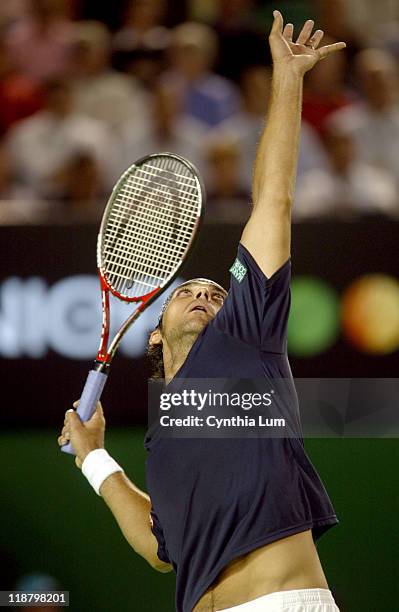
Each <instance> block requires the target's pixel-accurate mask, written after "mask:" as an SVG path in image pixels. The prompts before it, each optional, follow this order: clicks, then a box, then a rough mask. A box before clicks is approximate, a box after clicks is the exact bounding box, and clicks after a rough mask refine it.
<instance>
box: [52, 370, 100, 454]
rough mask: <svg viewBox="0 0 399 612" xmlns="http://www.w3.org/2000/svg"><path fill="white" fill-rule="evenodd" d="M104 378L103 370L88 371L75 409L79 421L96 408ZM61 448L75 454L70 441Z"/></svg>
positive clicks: (87, 416)
mask: <svg viewBox="0 0 399 612" xmlns="http://www.w3.org/2000/svg"><path fill="white" fill-rule="evenodd" d="M106 380H107V374H104V372H96V371H95V370H91V371H90V372H89V375H88V377H87V380H86V384H85V386H84V389H83V393H82V396H81V398H80V401H79V406H78V409H77V410H76V412H77V413H78V415H79V416H80V420H81V421H83V422H85V421H88V420H89V419H90V418H91V416H92V415H93V413H94V411H95V409H96V404H97V402H98V400H99V399H100V397H101V393H102V392H103V389H104V385H105V383H106ZM61 450H62V452H63V453H68V454H69V455H76V453H75V451H74V449H73V446H72V444H71V443H70V442H68V443H67V444H64V446H61Z"/></svg>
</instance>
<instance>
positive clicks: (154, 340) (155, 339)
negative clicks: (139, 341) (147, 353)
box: [148, 327, 162, 346]
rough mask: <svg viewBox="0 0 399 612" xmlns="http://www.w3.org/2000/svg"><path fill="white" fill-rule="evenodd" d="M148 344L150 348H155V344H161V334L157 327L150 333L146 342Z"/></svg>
mask: <svg viewBox="0 0 399 612" xmlns="http://www.w3.org/2000/svg"><path fill="white" fill-rule="evenodd" d="M148 344H149V345H150V346H155V345H156V344H162V334H161V330H160V329H159V327H157V328H156V329H154V331H153V332H151V334H150V338H149V340H148Z"/></svg>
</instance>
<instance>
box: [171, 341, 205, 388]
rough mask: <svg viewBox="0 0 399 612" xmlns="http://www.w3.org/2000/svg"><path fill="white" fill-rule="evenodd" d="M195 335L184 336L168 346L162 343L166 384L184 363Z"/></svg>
mask: <svg viewBox="0 0 399 612" xmlns="http://www.w3.org/2000/svg"><path fill="white" fill-rule="evenodd" d="M197 335H198V334H196V333H195V334H194V333H191V334H185V335H184V336H183V337H181V338H180V339H179V340H178V341H176V342H173V344H172V345H169V344H168V343H167V342H164V343H163V364H164V370H165V380H166V382H167V383H168V382H169V381H171V380H172V378H174V377H175V376H176V374H177V373H178V371H179V370H180V368H181V367H182V365H183V363H184V362H185V361H186V359H187V355H188V354H189V352H190V349H191V347H192V346H193V344H194V342H195V340H196V338H197Z"/></svg>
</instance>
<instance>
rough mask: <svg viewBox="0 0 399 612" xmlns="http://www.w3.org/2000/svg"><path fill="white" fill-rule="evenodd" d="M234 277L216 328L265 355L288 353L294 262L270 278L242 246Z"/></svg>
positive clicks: (235, 263)
mask: <svg viewBox="0 0 399 612" xmlns="http://www.w3.org/2000/svg"><path fill="white" fill-rule="evenodd" d="M230 273H231V278H230V289H229V293H228V296H227V297H226V299H225V302H224V304H223V306H222V308H221V309H220V311H219V312H218V314H217V316H216V317H215V319H214V321H213V323H214V325H215V326H216V327H217V328H218V329H219V330H221V331H223V332H224V333H227V334H230V335H231V336H234V337H236V338H237V339H239V340H241V341H242V342H245V343H247V344H250V345H252V346H259V348H260V349H261V350H263V351H269V352H273V353H285V352H286V350H287V325H288V315H289V311H290V304H291V293H290V282H291V259H288V260H287V261H286V262H285V263H284V264H283V265H282V266H281V267H280V268H279V269H278V270H277V271H276V272H275V273H274V274H273V276H271V277H270V278H268V277H267V276H265V274H264V273H263V272H262V270H261V269H260V267H259V266H258V264H257V263H256V261H255V260H254V258H253V257H252V255H251V253H250V252H249V251H248V250H247V249H246V248H245V247H244V246H243V245H242V244H241V243H240V244H239V246H238V251H237V257H236V260H235V261H234V263H233V265H232V267H231V268H230Z"/></svg>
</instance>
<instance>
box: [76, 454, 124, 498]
mask: <svg viewBox="0 0 399 612" xmlns="http://www.w3.org/2000/svg"><path fill="white" fill-rule="evenodd" d="M116 472H123V468H122V467H121V466H120V465H119V464H118V463H117V462H116V461H115V459H113V458H112V457H111V456H110V455H109V453H108V452H107V451H106V450H105V448H96V449H94V450H92V451H90V452H89V453H88V454H87V455H86V456H85V458H84V460H83V462H82V474H83V475H84V476H85V477H86V478H87V480H88V482H89V483H90V484H91V486H92V487H93V489H94V490H95V492H96V493H97V495H100V496H101V493H100V488H101V485H102V484H103V482H104V481H105V480H106V479H107V478H108V477H109V476H111V475H112V474H115V473H116Z"/></svg>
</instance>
